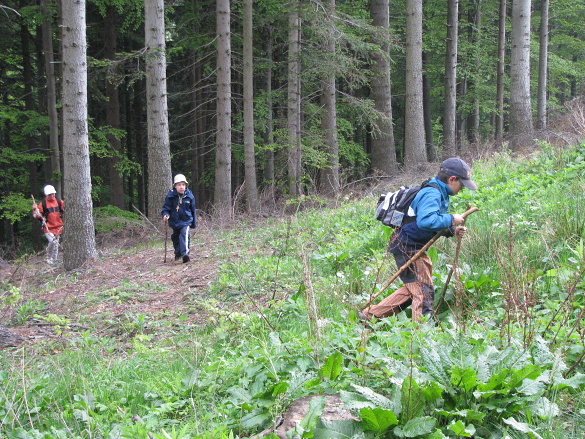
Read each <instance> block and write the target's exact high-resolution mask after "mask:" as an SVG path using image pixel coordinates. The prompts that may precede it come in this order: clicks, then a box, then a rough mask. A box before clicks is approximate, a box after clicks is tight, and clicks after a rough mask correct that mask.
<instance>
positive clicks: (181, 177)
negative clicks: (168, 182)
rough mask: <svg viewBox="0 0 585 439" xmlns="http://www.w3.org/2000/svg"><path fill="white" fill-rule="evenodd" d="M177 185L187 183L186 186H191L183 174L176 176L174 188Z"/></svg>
mask: <svg viewBox="0 0 585 439" xmlns="http://www.w3.org/2000/svg"><path fill="white" fill-rule="evenodd" d="M177 183H185V184H186V185H188V184H189V183H187V179H186V178H185V176H184V175H183V174H177V175H175V181H174V182H173V186H174V185H176V184H177Z"/></svg>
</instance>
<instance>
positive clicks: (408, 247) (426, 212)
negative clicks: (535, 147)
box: [361, 158, 477, 321]
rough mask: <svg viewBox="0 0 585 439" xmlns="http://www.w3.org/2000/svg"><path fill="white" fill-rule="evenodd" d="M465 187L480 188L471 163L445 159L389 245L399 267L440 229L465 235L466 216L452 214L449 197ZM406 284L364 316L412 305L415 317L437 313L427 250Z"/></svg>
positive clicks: (410, 269)
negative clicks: (471, 169) (410, 219)
mask: <svg viewBox="0 0 585 439" xmlns="http://www.w3.org/2000/svg"><path fill="white" fill-rule="evenodd" d="M463 187H466V188H468V189H471V190H476V189H477V185H476V184H475V183H474V182H473V181H472V180H471V172H470V169H469V166H468V165H467V163H465V162H464V161H463V160H461V159H460V158H449V159H447V160H445V161H444V162H443V163H442V164H441V167H440V169H439V173H438V175H437V176H436V177H435V178H433V179H431V180H430V181H429V186H426V187H424V188H422V189H421V190H420V191H419V192H418V193H417V194H416V196H415V198H414V200H412V203H411V204H410V209H409V211H408V216H414V217H415V221H412V222H409V223H407V224H404V225H403V226H402V227H400V228H398V229H396V230H395V232H394V233H393V234H392V238H391V239H390V243H389V245H388V251H389V252H390V253H392V255H394V259H395V261H396V266H397V267H398V268H400V267H402V266H403V265H404V264H405V263H406V262H407V261H408V260H409V259H410V258H411V257H412V256H414V254H415V253H417V252H418V251H419V250H420V249H421V248H423V247H424V245H425V244H426V243H427V242H429V241H430V240H431V239H432V238H433V237H434V236H435V235H436V234H437V232H439V231H441V230H444V229H447V231H446V232H445V235H444V236H445V237H451V236H460V237H462V236H463V235H464V234H465V232H466V231H467V228H466V227H465V226H464V225H463V223H464V222H465V219H464V218H463V217H462V216H461V215H459V214H450V213H448V210H449V197H450V196H452V195H457V194H458V193H459V192H460V191H461V190H462V189H463ZM400 279H401V280H402V282H403V285H402V286H401V287H400V288H399V289H397V290H396V291H395V292H394V293H392V294H391V295H390V296H388V297H386V298H385V299H384V300H382V301H381V302H380V303H378V304H376V305H372V306H370V307H369V308H366V309H365V310H364V313H363V315H362V316H361V317H363V318H367V319H371V318H372V317H373V316H375V317H377V318H382V317H387V316H390V315H394V314H397V313H398V312H400V311H403V310H404V309H405V308H407V307H408V306H410V305H412V319H413V320H415V321H419V320H420V317H421V315H431V314H432V313H433V302H434V298H435V289H434V287H433V280H432V264H431V259H430V258H429V256H428V255H427V253H426V252H425V253H423V254H422V255H421V256H420V257H419V258H418V259H416V260H415V261H414V262H413V263H412V264H411V265H410V266H409V267H408V268H407V269H406V270H404V272H403V273H402V274H401V275H400Z"/></svg>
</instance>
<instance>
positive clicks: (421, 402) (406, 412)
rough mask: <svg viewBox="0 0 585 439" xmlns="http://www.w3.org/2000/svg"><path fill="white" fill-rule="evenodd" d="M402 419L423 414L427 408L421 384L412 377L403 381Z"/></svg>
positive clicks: (405, 419)
mask: <svg viewBox="0 0 585 439" xmlns="http://www.w3.org/2000/svg"><path fill="white" fill-rule="evenodd" d="M401 406H402V414H401V419H402V421H403V422H404V421H408V420H410V419H413V418H417V417H419V416H420V415H422V413H423V411H424V408H425V399H424V395H423V392H422V391H421V389H420V387H419V385H418V384H417V383H416V381H415V380H414V379H413V378H411V377H406V378H405V380H404V382H403V383H402V395H401Z"/></svg>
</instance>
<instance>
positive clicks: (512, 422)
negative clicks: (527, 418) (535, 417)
mask: <svg viewBox="0 0 585 439" xmlns="http://www.w3.org/2000/svg"><path fill="white" fill-rule="evenodd" d="M504 422H505V423H506V424H508V425H509V426H510V427H512V428H514V429H515V430H516V431H519V432H521V433H529V434H530V435H532V436H533V437H535V438H536V439H542V436H541V435H539V434H538V433H537V432H536V431H535V430H534V429H533V428H532V427H531V426H530V425H529V424H526V423H524V422H518V421H517V420H516V419H514V418H508V419H504Z"/></svg>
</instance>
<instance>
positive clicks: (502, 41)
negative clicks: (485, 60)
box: [496, 0, 508, 146]
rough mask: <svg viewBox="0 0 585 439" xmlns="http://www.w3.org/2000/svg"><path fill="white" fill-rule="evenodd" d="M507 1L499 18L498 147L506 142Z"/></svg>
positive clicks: (504, 2) (502, 6) (502, 1)
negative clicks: (505, 68)
mask: <svg viewBox="0 0 585 439" xmlns="http://www.w3.org/2000/svg"><path fill="white" fill-rule="evenodd" d="M506 11H507V3H506V0H500V13H499V18H498V72H497V79H496V145H498V146H501V145H502V142H503V141H504V82H505V81H504V79H505V76H504V75H505V72H504V66H505V65H506V17H507V16H508V14H507V12H506Z"/></svg>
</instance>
